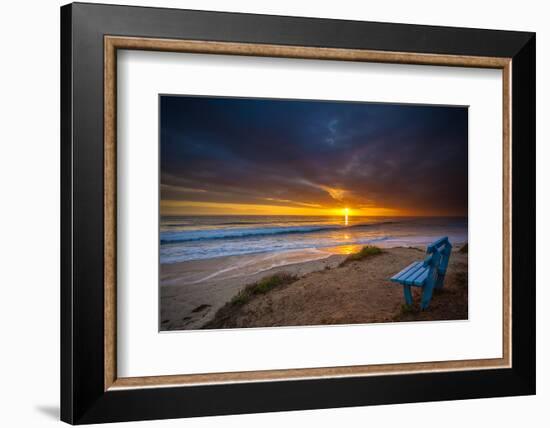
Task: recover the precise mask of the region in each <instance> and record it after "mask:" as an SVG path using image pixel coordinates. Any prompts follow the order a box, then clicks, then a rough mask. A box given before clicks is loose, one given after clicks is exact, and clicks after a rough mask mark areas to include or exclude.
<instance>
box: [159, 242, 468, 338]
mask: <svg viewBox="0 0 550 428" xmlns="http://www.w3.org/2000/svg"><path fill="white" fill-rule="evenodd" d="M461 246H462V244H455V245H453V255H454V256H455V257H453V256H452V257H451V263H450V266H449V268H450V269H451V265H454V263H453V259H454V260H456V259H458V258H460V259H461V260H460V263H462V264H464V260H463V259H466V262H465V263H466V264H465V271H466V272H467V254H465V255H459V253H458V249H459V248H460V247H461ZM379 247H380V248H383V249H384V257H382V258H379V259H378V263H374V260H373V261H372V262H369V261H360V262H353V263H351V264H350V265H353V266H355V265H356V264H358V266H359V267H360V268H362V269H361V270H364V269H365V268H366V271H365V272H363V273H362V274H363V275H364V276H365V278H367V277H369V276H370V277H373V275H374V277H375V278H374V279H375V281H374V282H376V283H377V284H378V288H380V283H383V284H385V285H386V286H385V287H384V286H383V287H382V291H383V292H384V293H385V292H386V291H388V290H391V294H393V297H392V302H393V303H395V304H394V305H393V306H392V309H391V310H390V312H392V313H393V315H395V314H394V313H395V309H396V308H397V309H399V307H400V305H401V304H402V303H403V298H402V287H400V286H399V285H397V284H393V283H390V282H389V280H388V279H387V278H389V276H391V275H392V274H394V273H397V272H398V271H399V270H401V269H402V268H403V267H405V266H406V265H408V264H410V263H411V262H412V261H415V260H419V259H421V258H423V257H424V254H425V253H424V252H425V246H423V248H419V247H407V248H404V247H391V248H385V247H383V246H379ZM357 248H361V245H354V246H338V247H334V248H330V249H328V250H329V251H319V250H310V251H301V250H300V251H291V252H281V253H260V254H253V255H240V256H224V257H218V258H215V259H203V260H193V261H185V262H179V263H171V264H166V265H162V269H161V285H160V287H159V288H160V299H161V304H160V316H161V318H160V330H161V331H167V330H191V329H200V328H203V327H204V326H205V325H206V324H208V323H211V322H212V320H213V319H214V318H215V316H216V314H217V312H218V311H219V310H220V309H221V308H222V307H224V306H226V305H227V304H228V302H230V301H231V299H232V298H233V297H234V296H236V295H237V294H238V293H239V292H241V291H242V290H243V289H244V288H245V287H246V286H248V285H250V284H253V283H255V282H258V281H260V280H261V279H262V278H265V277H268V276H272V275H275V274H278V273H283V272H284V273H286V274H289V275H292V276H295V277H296V278H297V279H298V281H297V282H300V281H302V282H303V283H304V284H306V285H307V284H309V283H310V282H311V281H312V280H313V281H317V280H320V282H321V283H325V284H329V285H330V284H335V288H334V290H332V294H333V295H326V296H325V298H326V299H328V300H329V301H331V300H334V299H335V298H336V299H337V298H338V297H339V296H338V295H337V294H338V293H340V291H338V284H339V283H342V282H350V281H349V280H350V278H351V279H352V281H351V287H349V288H356V287H357V284H360V283H362V282H364V280H363V279H362V278H361V274H358V273H357V272H356V271H354V270H353V269H352V270H351V271H348V270H349V269H344V268H342V267H339V265H340V264H341V263H342V262H343V261H344V260H345V259H346V257H347V256H348V255H350V254H352V253H355V252H356V251H357ZM323 250H327V249H323ZM423 253H424V254H423ZM457 255H458V256H457ZM378 257H381V256H376V257H375V258H374V259H376V258H378ZM409 260H410V261H409ZM367 262H368V263H367ZM460 263H459V264H460ZM392 269H393V270H395V272H393V271H392ZM316 275H323V278H316ZM312 278H314V279H312ZM388 284H391V285H390V286H389V288H388V286H387V285H388ZM298 285H300V284H298ZM308 287H310V286H308ZM310 288H311V287H310ZM325 288H326V287H325ZM312 290H313V289H311V290H310V292H313V291H312ZM379 291H380V290H379ZM396 291H397V294H396ZM277 293H280V290H279V289H277V290H273V292H272V293H269V294H270V295H271V294H277ZM313 293H314V292H313ZM263 297H264V296H262V298H263ZM308 298H309V299H311V298H313V299H315V296H314V295H313V296H310V297H308ZM255 300H256V299H255ZM260 300H261V299H260ZM321 303H322V302H321ZM387 303H388V302H386V304H385V305H382V306H381V309H380V311H379V312H380V314H382V313H383V314H385V315H384V317H385V318H384V319H387V317H388V308H387V307H386V306H387ZM345 307H346V304H344V305H343V308H342V309H345ZM249 309H250V308H249ZM254 310H255V311H256V312H257V314H256V316H255V318H256V321H255V322H260V321H261V318H262V316H261V313H262V309H261V308H255V309H254ZM294 310H295V311H297V314H296V316H297V317H298V318H300V313H304V308H301V307H295V308H294ZM370 311H371V312H372V311H376V308H374V307H373V308H371V309H370ZM278 312H281V317H282V318H281V317H279V318H278V321H275V320H272V321H269V320H265V322H266V326H267V324H269V323H270V322H271V323H273V322H275V324H273V325H293V324H277V323H280V322H282V323H285V322H287V321H284V319H283V318H284V314H283V313H284V312H286V311H285V310H284V308H282V309H280V310H279V311H278ZM380 314H379V315H380ZM371 315H372V314H371ZM393 315H392V316H393ZM249 318H250V317H249ZM332 318H334V317H332ZM336 318H338V317H336ZM366 318H368V319H369V320H370V321H368V320H367V321H365V322H378V321H376V320H374V321H373V320H372V319H373V318H372V317H371V316H366ZM375 318H376V317H375ZM378 318H379V317H378ZM306 321H307V320H306ZM321 321H322V320H321ZM325 321H329V320H328V319H327V320H325ZM288 322H292V321H288ZM295 322H298V323H300V322H305V321H298V320H297V321H295ZM316 322H317V321H316ZM317 323H319V322H317ZM329 323H338V320H337V319H335V321H330V322H329ZM354 323H357V321H355V322H354ZM245 324H246V323H245ZM260 324H261V322H260ZM320 324H326V322H320ZM294 325H308V324H307V322H306V323H305V324H294ZM245 326H252V325H245ZM254 326H256V325H254ZM222 328H223V327H222Z"/></svg>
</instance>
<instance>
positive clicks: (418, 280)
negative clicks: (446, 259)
mask: <svg viewBox="0 0 550 428" xmlns="http://www.w3.org/2000/svg"><path fill="white" fill-rule="evenodd" d="M429 273H430V269H429V268H428V269H426V270H425V271H424V273H423V274H422V275H420V276H419V277H418V278H416V279H415V280H414V285H417V286H422V285H424V281H426V279H427V278H428V275H429Z"/></svg>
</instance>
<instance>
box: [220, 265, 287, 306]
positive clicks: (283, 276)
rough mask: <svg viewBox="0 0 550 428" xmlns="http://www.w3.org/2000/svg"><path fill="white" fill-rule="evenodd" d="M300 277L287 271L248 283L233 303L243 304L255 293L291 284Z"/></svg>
mask: <svg viewBox="0 0 550 428" xmlns="http://www.w3.org/2000/svg"><path fill="white" fill-rule="evenodd" d="M297 279H298V277H297V276H295V275H291V274H289V273H286V272H281V273H276V274H274V275H270V276H266V277H265V278H262V279H260V280H259V281H258V282H255V283H253V284H250V285H247V286H246V287H245V288H244V289H242V290H241V291H240V292H239V293H238V294H237V295H235V296H234V297H233V298H232V299H231V302H230V303H231V305H233V306H241V305H244V304H245V303H247V302H248V301H249V300H250V299H251V298H252V297H253V296H254V295H258V294H265V293H267V292H268V291H270V290H272V289H274V288H276V287H279V286H281V285H286V284H291V283H293V282H294V281H296V280H297Z"/></svg>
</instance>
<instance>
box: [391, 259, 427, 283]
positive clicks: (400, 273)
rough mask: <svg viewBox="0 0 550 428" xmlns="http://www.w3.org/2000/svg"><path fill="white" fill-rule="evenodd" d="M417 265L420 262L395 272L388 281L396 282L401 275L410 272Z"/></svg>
mask: <svg viewBox="0 0 550 428" xmlns="http://www.w3.org/2000/svg"><path fill="white" fill-rule="evenodd" d="M418 263H420V262H412V263H411V264H410V265H409V266H407V267H406V268H405V269H403V270H401V271H399V272H397V273H396V274H395V275H394V276H392V277H391V278H390V280H392V281H395V280H398V279H399V277H401V276H402V275H403V274H405V273H407V272H408V271H409V270H411V269H412V268H414V267H415V266H416V265H418Z"/></svg>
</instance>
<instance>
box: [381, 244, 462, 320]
mask: <svg viewBox="0 0 550 428" xmlns="http://www.w3.org/2000/svg"><path fill="white" fill-rule="evenodd" d="M451 249H452V245H451V243H450V242H449V239H448V238H447V237H446V236H445V237H443V238H440V239H438V240H437V241H435V242H433V243H431V244H430V245H428V248H427V249H426V257H425V258H424V260H422V261H418V262H414V263H412V264H410V265H409V266H407V267H406V268H405V269H403V270H402V271H401V272H399V273H396V274H395V275H394V276H392V277H391V278H390V281H393V282H397V283H399V284H402V285H403V293H404V294H405V302H407V305H412V304H413V298H412V294H411V287H422V302H421V304H420V309H422V310H424V309H427V308H428V305H429V304H430V300H431V299H432V293H433V290H434V288H442V287H443V281H444V279H445V273H446V272H447V266H448V265H449V258H450V257H451Z"/></svg>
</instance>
